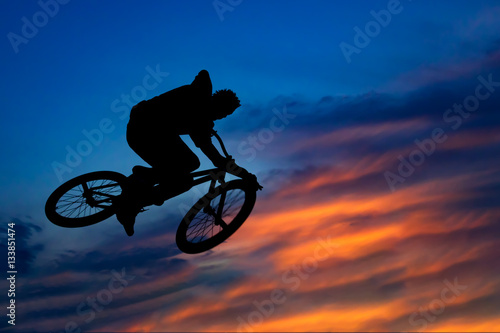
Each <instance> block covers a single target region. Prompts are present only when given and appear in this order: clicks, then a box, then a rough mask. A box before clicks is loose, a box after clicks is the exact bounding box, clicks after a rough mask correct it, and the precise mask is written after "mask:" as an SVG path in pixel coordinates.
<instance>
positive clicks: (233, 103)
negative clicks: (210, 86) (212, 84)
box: [212, 89, 241, 119]
mask: <svg viewBox="0 0 500 333" xmlns="http://www.w3.org/2000/svg"><path fill="white" fill-rule="evenodd" d="M240 105H241V104H240V100H239V99H238V97H236V94H235V93H234V91H232V90H230V89H222V90H217V91H216V92H215V94H213V95H212V110H213V113H214V114H213V115H214V118H215V119H222V118H224V117H226V116H229V115H230V114H231V113H233V112H234V110H236V109H237V108H238V107H239V106H240Z"/></svg>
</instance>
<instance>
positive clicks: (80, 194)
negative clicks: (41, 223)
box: [45, 171, 127, 228]
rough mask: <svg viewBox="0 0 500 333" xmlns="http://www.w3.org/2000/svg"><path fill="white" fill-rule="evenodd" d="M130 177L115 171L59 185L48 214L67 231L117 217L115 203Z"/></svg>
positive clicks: (93, 173)
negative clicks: (113, 216)
mask: <svg viewBox="0 0 500 333" xmlns="http://www.w3.org/2000/svg"><path fill="white" fill-rule="evenodd" d="M126 178H127V177H125V176H124V175H122V174H121V173H118V172H114V171H96V172H90V173H87V174H84V175H81V176H78V177H76V178H73V179H71V180H69V181H67V182H66V183H64V184H62V185H61V186H59V187H58V188H57V189H56V190H55V191H54V192H53V193H52V194H51V195H50V196H49V198H48V199H47V203H46V204H45V215H47V218H48V219H49V220H50V221H51V222H52V223H54V224H55V225H58V226H61V227H65V228H78V227H85V226H88V225H91V224H95V223H97V222H101V221H103V220H105V219H107V218H108V217H110V216H112V215H113V214H115V211H116V209H115V207H114V206H113V200H114V199H115V198H116V197H117V196H119V195H120V194H121V192H122V188H121V186H122V184H123V183H124V182H125V180H126Z"/></svg>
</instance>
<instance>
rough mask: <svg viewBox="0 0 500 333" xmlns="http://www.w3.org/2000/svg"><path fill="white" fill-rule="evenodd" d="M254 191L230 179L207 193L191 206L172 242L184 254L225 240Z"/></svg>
mask: <svg viewBox="0 0 500 333" xmlns="http://www.w3.org/2000/svg"><path fill="white" fill-rule="evenodd" d="M255 200H256V191H255V189H252V188H251V187H249V186H247V185H246V183H245V182H244V181H243V180H233V181H230V182H227V183H225V184H223V185H220V186H218V187H216V188H215V189H214V193H207V194H206V195H204V196H203V197H202V198H201V199H200V200H198V202H197V203H195V204H194V205H193V207H191V209H190V210H189V212H188V213H187V214H186V216H185V217H184V219H183V220H182V221H181V224H180V225H179V228H178V229H177V235H176V243H177V246H178V247H179V249H180V250H181V251H183V252H185V253H189V254H195V253H201V252H204V251H207V250H210V249H212V248H214V247H215V246H217V245H219V244H221V243H222V242H224V241H225V240H226V239H228V238H229V237H230V236H231V235H232V234H234V232H235V231H236V230H238V228H239V227H240V226H241V225H242V224H243V222H245V220H246V219H247V218H248V216H249V215H250V213H251V211H252V209H253V207H254V205H255Z"/></svg>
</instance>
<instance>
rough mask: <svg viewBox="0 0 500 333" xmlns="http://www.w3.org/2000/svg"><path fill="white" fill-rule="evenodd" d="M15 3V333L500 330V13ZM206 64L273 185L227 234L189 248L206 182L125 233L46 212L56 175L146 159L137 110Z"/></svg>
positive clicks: (10, 169) (421, 5) (229, 137)
mask: <svg viewBox="0 0 500 333" xmlns="http://www.w3.org/2000/svg"><path fill="white" fill-rule="evenodd" d="M2 7H3V8H2V10H1V13H2V14H1V15H2V20H0V32H2V33H3V34H4V37H3V39H2V42H1V43H0V60H1V61H0V64H1V65H0V66H1V68H2V80H0V84H1V86H0V97H1V100H2V101H3V103H4V105H3V108H2V111H0V114H1V116H0V117H1V118H0V120H1V121H0V124H1V127H2V128H1V131H0V139H1V141H2V145H1V146H0V153H1V156H3V159H2V163H0V183H1V189H2V190H1V192H0V202H1V204H0V223H1V224H0V229H1V232H2V236H1V237H2V243H1V245H0V247H1V251H2V253H6V252H7V228H8V223H15V231H16V265H17V270H18V273H17V275H16V298H15V300H16V325H15V326H12V325H10V324H9V323H8V322H7V320H8V318H7V317H6V316H5V313H6V312H5V310H3V311H2V313H3V315H2V318H3V319H2V320H1V322H0V331H2V332H3V331H5V332H10V331H13V332H14V331H31V332H64V331H74V332H92V331H113V332H138V331H139V332H162V331H174V332H181V331H216V332H222V331H240V332H258V331H265V332H272V331H405V332H406V331H420V332H430V331H499V330H500V319H499V318H500V278H499V277H500V248H499V247H498V242H499V240H500V224H499V223H500V221H499V218H500V202H499V199H498V198H499V197H500V196H499V195H500V169H499V167H498V166H499V162H500V154H499V152H500V131H499V130H500V116H499V108H500V38H499V37H498V31H499V29H500V21H499V20H498V17H499V15H500V5H499V4H498V2H496V1H481V0H477V1H473V2H471V1H451V0H449V1H440V2H435V1H426V0H413V1H411V0H404V1H395V0H390V1H351V2H340V1H326V0H325V1H307V2H306V1H278V0H276V1H257V0H255V1H248V0H219V1H204V0H196V1H184V2H181V1H142V2H140V1H132V0H129V1H120V2H117V1H106V2H98V1H85V2H83V1H78V0H71V1H68V0H58V2H56V0H46V1H44V0H41V1H38V2H37V1H23V2H3V3H2ZM35 24H36V25H35ZM202 69H206V70H208V71H209V73H210V77H211V79H212V84H213V87H214V90H217V89H224V88H230V89H232V90H234V91H235V92H236V93H237V95H238V96H239V98H240V100H241V102H242V106H241V107H240V108H238V110H237V111H236V112H235V113H234V114H233V115H231V116H230V117H228V118H225V119H223V120H220V121H217V122H216V124H215V129H216V130H217V131H218V133H219V134H220V135H221V136H222V138H223V140H224V142H225V143H226V147H227V149H228V151H229V152H230V154H232V155H233V157H234V158H235V159H236V161H237V163H238V164H240V165H241V166H243V167H245V168H246V169H248V170H249V171H250V172H253V173H255V174H256V175H257V176H258V179H259V182H260V183H261V184H262V185H263V186H264V189H263V191H261V192H259V193H258V195H257V202H256V205H255V209H254V211H253V212H252V214H251V216H250V217H249V219H248V220H247V221H246V222H245V223H244V224H243V226H242V227H241V228H240V229H239V230H238V231H237V232H236V233H235V234H234V235H233V236H231V237H230V238H229V240H228V241H227V242H225V243H223V244H221V245H219V246H217V247H216V248H214V249H213V250H210V251H208V252H205V253H202V254H198V255H188V254H184V253H182V252H181V251H180V250H179V249H178V248H177V246H176V244H175V232H176V229H177V226H178V225H179V222H180V221H181V219H182V216H183V214H182V209H180V207H182V206H183V205H186V204H192V203H193V201H194V200H195V199H197V198H198V197H197V196H199V193H200V191H203V188H201V189H199V190H195V189H193V190H191V191H189V192H187V193H185V194H182V195H181V196H179V197H176V198H174V199H172V200H169V201H168V202H166V203H165V204H164V205H163V206H161V207H156V206H154V207H152V208H151V209H150V210H148V211H146V212H144V213H141V214H140V215H139V216H138V218H137V223H136V228H135V229H136V233H135V235H134V236H133V237H130V238H129V237H128V236H126V234H125V232H124V230H123V228H122V227H121V225H120V224H119V223H118V222H117V220H116V218H115V217H111V218H109V219H108V220H106V221H104V222H101V223H98V224H96V225H92V226H89V227H86V228H76V229H66V228H61V227H58V226H56V225H54V224H52V223H51V222H50V221H48V219H47V218H46V217H45V214H44V205H45V202H46V200H47V198H48V196H49V195H50V193H52V191H53V190H55V189H56V188H57V187H58V186H60V185H61V184H62V183H63V182H65V181H68V180H69V179H71V178H73V177H76V176H78V175H81V174H84V173H87V172H91V171H98V170H112V171H117V172H121V173H123V174H126V175H128V174H130V173H131V169H132V167H133V166H134V165H137V164H142V165H146V163H145V162H143V161H141V159H140V158H139V157H138V156H136V155H135V154H134V152H133V151H132V150H131V149H130V148H129V147H128V146H127V143H126V140H125V131H126V125H127V122H128V113H129V111H130V108H131V106H132V105H134V104H135V103H137V102H139V101H140V100H143V99H150V98H152V97H154V96H157V95H159V94H161V93H163V92H165V91H168V90H170V89H174V88H176V87H178V86H181V85H185V84H189V83H191V82H192V80H193V79H194V77H195V76H196V75H197V74H198V72H199V71H200V70H202ZM276 124H278V126H276ZM92 133H94V135H93V136H92ZM96 133H99V134H96ZM183 139H184V140H185V142H186V143H187V144H188V145H189V146H190V147H192V148H193V151H194V152H195V153H196V154H197V155H198V156H199V157H200V161H201V162H202V166H201V168H200V169H204V168H208V167H210V166H211V164H210V161H209V160H208V159H207V158H206V157H204V156H202V153H201V152H200V151H199V150H197V148H196V147H194V144H193V143H192V141H191V140H190V139H189V138H188V137H183ZM89 147H90V148H89ZM85 148H87V150H86V151H85V150H82V149H85ZM79 152H83V153H79ZM5 255H6V254H5ZM4 268H5V271H7V266H6V264H5V265H4ZM5 275H7V273H5ZM0 286H1V288H2V290H3V291H2V295H3V296H2V298H1V302H2V307H3V309H5V307H4V306H7V304H8V302H9V298H8V297H6V291H7V290H8V289H9V285H8V283H7V282H6V280H5V279H4V280H3V282H2V283H1V284H0ZM92 300H93V302H94V303H92ZM92 304H93V306H92Z"/></svg>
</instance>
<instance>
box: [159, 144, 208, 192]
mask: <svg viewBox="0 0 500 333" xmlns="http://www.w3.org/2000/svg"><path fill="white" fill-rule="evenodd" d="M164 147H167V149H166V152H165V153H164V154H162V157H158V158H157V159H156V160H155V161H154V162H153V161H152V162H153V163H155V164H154V165H153V168H154V169H156V170H158V171H159V186H158V187H157V189H156V191H157V193H158V194H160V197H161V198H162V199H164V200H166V199H168V198H171V197H174V196H177V195H179V194H182V193H184V192H186V191H188V190H189V189H190V188H191V187H192V182H193V176H191V172H192V171H194V170H196V169H198V168H199V167H200V160H199V159H198V157H197V156H196V155H195V154H194V153H193V152H192V151H191V149H189V147H188V146H187V145H186V144H185V143H184V141H182V139H181V138H180V137H179V136H177V135H176V136H172V137H169V138H168V143H166V144H165V145H164Z"/></svg>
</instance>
